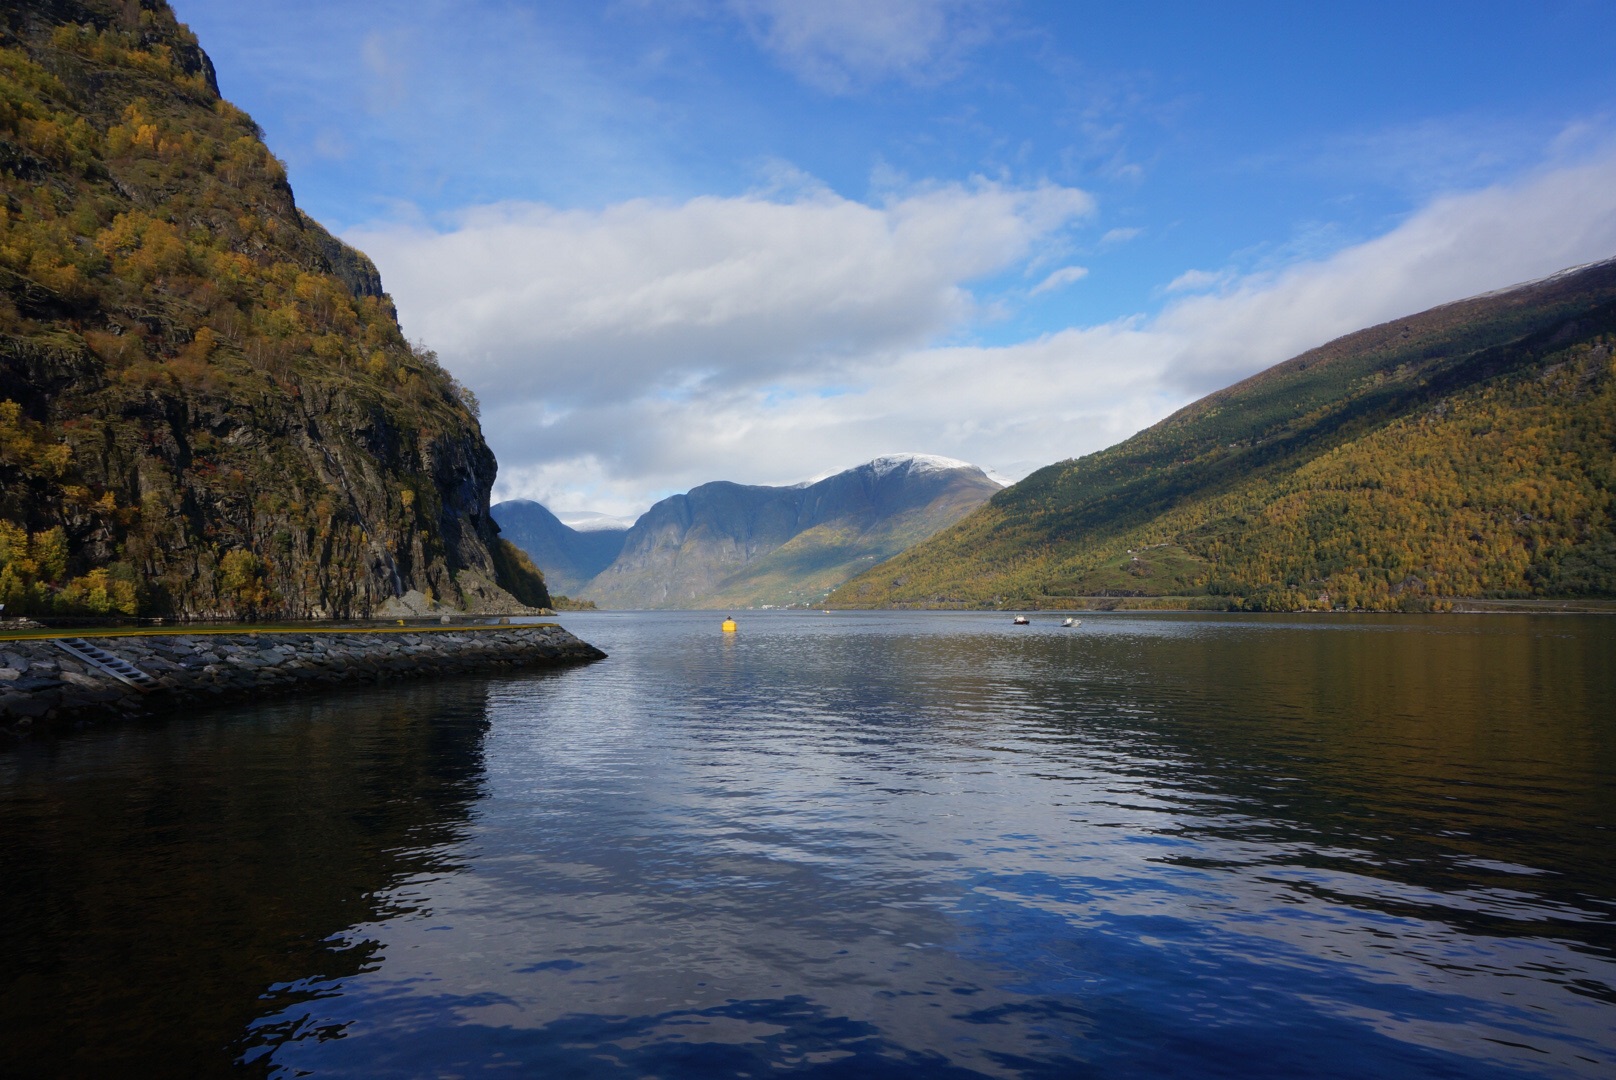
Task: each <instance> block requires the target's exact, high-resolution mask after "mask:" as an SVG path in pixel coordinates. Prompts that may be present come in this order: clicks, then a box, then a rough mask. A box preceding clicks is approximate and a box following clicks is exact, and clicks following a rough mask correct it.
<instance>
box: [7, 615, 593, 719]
mask: <svg viewBox="0 0 1616 1080" xmlns="http://www.w3.org/2000/svg"><path fill="white" fill-rule="evenodd" d="M605 656H606V654H605V653H603V652H601V651H600V650H599V649H597V648H595V647H594V646H593V645H590V644H588V643H587V642H584V641H581V640H579V639H578V638H576V637H574V636H573V635H572V634H570V633H568V632H567V631H566V630H563V629H562V628H561V627H559V626H556V625H555V624H553V623H550V624H543V625H536V626H488V627H443V628H441V629H440V628H437V627H400V628H398V629H393V628H387V629H363V630H352V629H342V630H335V629H333V630H324V629H321V630H315V629H310V630H263V631H256V632H254V631H248V632H217V631H200V632H196V631H179V632H174V631H157V632H145V633H137V634H112V635H106V634H103V635H101V636H97V635H95V634H93V633H89V634H85V635H82V636H80V637H73V636H71V635H69V634H53V635H48V636H43V635H42V636H40V637H26V638H0V732H4V733H8V734H9V735H10V736H12V737H14V738H15V737H22V736H24V735H27V734H29V733H31V732H35V731H38V730H40V729H42V728H51V727H56V726H61V725H64V724H74V723H83V722H95V721H102V720H117V719H130V718H134V717H139V716H144V715H152V714H155V713H160V712H169V711H172V710H173V709H175V708H176V707H179V706H184V705H188V704H204V703H205V704H214V703H221V702H228V701H239V700H244V699H247V698H258V697H261V696H262V695H264V694H266V693H276V692H285V691H288V690H294V689H300V688H313V687H316V686H322V685H342V684H353V683H366V682H371V683H374V682H379V681H382V680H384V679H394V678H420V677H422V676H429V675H451V674H460V673H464V672H473V671H490V670H501V669H515V668H528V667H545V666H560V665H566V664H580V663H588V662H590V661H593V660H601V659H604V658H605ZM3 741H5V740H4V739H3V738H0V743H3Z"/></svg>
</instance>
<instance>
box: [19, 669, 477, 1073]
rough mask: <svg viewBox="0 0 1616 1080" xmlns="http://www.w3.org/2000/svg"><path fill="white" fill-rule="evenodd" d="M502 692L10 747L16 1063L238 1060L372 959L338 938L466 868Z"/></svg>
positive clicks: (404, 694) (81, 1066)
mask: <svg viewBox="0 0 1616 1080" xmlns="http://www.w3.org/2000/svg"><path fill="white" fill-rule="evenodd" d="M485 687H486V682H485V681H484V680H479V679H464V680H448V681H444V682H439V683H435V684H431V685H425V684H415V683H406V684H399V685H397V686H396V687H389V688H387V689H385V690H376V691H364V692H355V693H348V694H342V695H337V696H333V697H327V698H322V699H319V700H316V701H295V702H281V703H276V704H271V705H265V706H262V707H258V708H247V709H242V708H236V709H231V710H228V711H226V710H219V711H217V712H215V713H211V714H206V715H204V716H202V717H200V718H196V719H191V720H184V721H180V720H175V721H170V722H168V723H164V724H161V725H155V726H147V727H141V728H123V729H119V730H108V731H95V732H88V733H84V734H81V735H79V736H76V737H73V738H68V739H65V740H62V741H60V742H56V743H42V744H38V745H32V746H25V747H23V748H22V749H20V750H18V751H16V752H14V753H12V754H9V755H6V756H4V757H0V814H3V820H4V822H5V829H4V833H3V835H0V881H4V882H5V886H4V888H3V889H0V987H3V989H0V1073H5V1074H7V1075H20V1074H23V1073H26V1074H30V1075H32V1074H42V1075H64V1074H73V1075H94V1074H101V1075H118V1074H123V1075H131V1074H133V1073H135V1072H136V1071H139V1072H143V1073H145V1074H147V1075H160V1074H165V1073H166V1074H169V1075H191V1076H195V1075H208V1074H212V1073H222V1072H225V1071H229V1069H230V1063H231V1061H232V1059H233V1058H235V1057H236V1056H237V1055H238V1054H240V1053H242V1052H243V1050H244V1049H246V1048H244V1047H243V1046H241V1045H240V1043H239V1040H240V1039H241V1038H242V1032H243V1031H245V1030H246V1029H247V1026H248V1024H249V1023H250V1022H251V1021H252V1020H253V1019H254V1018H256V1017H258V1016H261V1015H264V1014H265V1013H267V1012H278V1011H282V1010H285V1009H286V1008H287V1007H288V1006H289V1005H291V1004H293V1003H294V1001H295V1000H296V997H297V989H296V986H297V984H298V982H299V981H301V980H305V979H309V978H311V977H328V978H330V977H340V976H342V975H344V974H351V973H353V972H356V971H359V970H361V969H362V968H363V967H364V966H365V965H367V964H368V963H370V962H372V955H371V954H372V952H373V946H371V945H369V944H368V943H365V942H357V943H344V942H343V941H341V940H340V939H338V938H336V937H334V935H339V934H340V933H341V932H342V931H343V930H344V929H346V928H347V927H350V926H352V925H354V924H356V923H360V922H364V921H368V920H372V919H374V918H376V917H377V916H378V915H379V914H381V912H379V911H378V910H377V907H378V899H377V898H378V897H379V896H381V895H383V894H384V893H385V892H386V891H387V890H388V889H389V888H390V887H392V886H393V885H395V884H396V883H397V882H398V881H399V880H401V879H402V878H404V877H406V876H408V875H415V874H423V873H431V872H434V871H438V870H442V869H444V863H445V860H446V858H447V857H446V856H445V854H443V851H444V849H445V848H446V847H447V846H448V845H450V844H452V843H453V842H454V841H455V840H456V839H457V838H458V837H459V836H460V835H461V833H462V831H463V828H464V826H465V823H466V821H467V819H468V815H469V811H470V807H471V805H472V803H473V802H474V801H475V800H476V799H477V798H478V795H479V791H480V788H481V786H482V783H483V775H484V771H483V757H482V754H483V749H482V743H483V736H484V733H485V731H486V728H487V716H486V708H485V698H486V690H485ZM274 1034H275V1033H273V1032H268V1033H260V1037H263V1036H268V1037H271V1038H273V1037H274Z"/></svg>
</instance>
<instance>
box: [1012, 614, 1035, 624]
mask: <svg viewBox="0 0 1616 1080" xmlns="http://www.w3.org/2000/svg"><path fill="white" fill-rule="evenodd" d="M1010 621H1011V622H1013V623H1015V624H1016V625H1017V626H1026V625H1027V624H1028V623H1030V622H1032V620H1031V619H1029V618H1027V616H1025V615H1017V616H1016V617H1015V618H1013V619H1011V620H1010Z"/></svg>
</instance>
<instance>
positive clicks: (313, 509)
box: [0, 0, 542, 615]
mask: <svg viewBox="0 0 1616 1080" xmlns="http://www.w3.org/2000/svg"><path fill="white" fill-rule="evenodd" d="M0 175H3V178H4V199H3V200H0V487H3V493H0V522H3V523H4V528H5V532H4V534H3V535H0V602H4V603H6V604H7V611H8V613H15V612H17V611H19V610H33V611H57V612H81V613H103V614H104V613H110V612H123V613H129V612H133V611H137V610H139V611H154V612H164V611H172V612H179V613H191V614H218V615H230V614H234V615H245V614H264V613H270V612H279V613H283V614H292V615H308V614H337V613H359V612H362V611H365V610H369V609H370V608H371V607H372V606H373V605H374V604H375V603H376V602H378V601H379V600H381V599H384V598H385V597H386V596H388V595H393V594H396V593H397V592H399V591H401V590H402V589H403V588H405V587H414V588H419V589H421V590H422V591H424V592H426V593H427V594H428V595H429V596H430V595H433V594H434V593H436V595H437V596H438V597H439V598H442V599H446V600H449V601H455V600H457V599H459V596H460V593H461V590H462V589H463V588H471V587H474V586H475V587H483V586H485V585H487V584H489V583H492V582H493V580H494V579H495V577H496V576H497V574H498V572H499V569H498V567H497V566H496V565H495V558H494V555H493V554H492V552H491V550H490V549H491V548H492V546H493V543H494V527H493V526H492V524H491V522H485V521H484V520H483V517H482V516H481V515H486V493H487V487H488V484H489V483H491V482H492V478H493V469H494V464H493V459H492V455H490V454H489V453H488V451H487V448H486V446H484V445H483V444H482V440H481V437H480V434H478V430H477V419H476V415H475V411H476V403H475V400H474V399H473V398H472V397H471V396H470V394H469V393H468V392H467V391H465V390H464V388H462V387H460V386H459V385H458V384H457V383H456V382H455V381H454V380H453V379H452V378H451V377H450V376H449V375H448V374H447V373H446V372H444V371H443V369H442V368H441V367H440V366H439V365H438V363H437V361H436V357H435V356H434V355H433V354H432V353H431V352H430V351H429V350H426V349H423V348H419V347H412V346H411V345H410V344H409V343H408V342H407V341H406V340H405V338H404V336H403V334H402V332H401V331H400V328H399V326H398V323H397V320H396V317H395V313H394V311H393V307H392V303H391V301H390V300H389V299H388V298H387V297H386V296H385V294H383V293H382V291H381V286H380V281H379V278H378V276H377V275H376V272H375V269H374V267H373V266H371V265H370V263H369V260H367V259H365V258H364V256H363V255H360V254H359V253H357V252H354V251H352V250H351V249H347V248H345V247H344V246H343V245H341V244H340V243H339V242H338V241H336V240H335V239H333V238H332V237H331V236H330V235H329V234H327V233H326V232H325V231H324V230H323V229H321V227H320V226H319V225H318V224H316V223H315V222H313V221H312V220H310V219H309V218H308V217H306V216H305V215H303V214H302V213H301V212H300V211H299V210H298V209H297V208H296V205H295V203H294V202H293V199H292V193H291V189H290V187H289V186H288V184H287V181H286V174H285V169H284V167H283V166H282V164H281V163H280V162H279V161H278V160H277V159H276V158H275V157H274V156H273V155H272V154H271V153H270V152H269V150H268V149H267V148H266V147H265V145H264V143H263V141H262V139H261V137H260V132H259V130H258V128H257V126H256V125H255V124H254V123H253V122H252V120H251V119H250V118H249V117H248V116H247V115H246V114H244V113H243V112H241V111H240V110H239V109H237V108H235V107H234V106H233V105H231V104H230V103H228V102H227V101H224V100H223V99H222V98H220V97H219V95H218V93H217V90H216V88H215V87H214V85H213V83H212V74H211V67H210V66H209V65H208V63H207V60H206V57H205V56H204V55H203V54H202V52H201V50H200V49H199V48H197V45H196V41H195V39H194V37H192V35H191V34H190V32H189V31H188V30H186V29H185V28H184V27H183V26H181V25H179V24H178V23H176V22H175V21H174V18H173V16H172V13H170V12H169V11H168V10H167V9H166V7H165V6H162V5H157V4H139V5H137V4H124V3H114V2H111V0H106V2H97V0H83V2H80V3H70V2H64V3H58V4H55V5H52V6H51V10H50V14H49V15H48V16H47V15H46V14H44V13H41V12H39V11H35V10H31V9H30V8H29V6H27V5H23V6H21V7H16V6H13V5H7V7H6V10H3V11H0ZM446 490H447V491H449V492H452V493H454V494H453V495H452V497H451V498H450V499H447V500H446V498H445V494H444V493H445V491H446ZM479 504H480V505H479ZM468 572H469V573H470V574H471V575H472V578H464V575H465V574H466V573H468ZM473 578H474V579H475V581H473V580H472V579H473ZM539 591H540V592H542V586H540V587H539Z"/></svg>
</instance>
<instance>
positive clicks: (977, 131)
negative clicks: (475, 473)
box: [175, 0, 1616, 513]
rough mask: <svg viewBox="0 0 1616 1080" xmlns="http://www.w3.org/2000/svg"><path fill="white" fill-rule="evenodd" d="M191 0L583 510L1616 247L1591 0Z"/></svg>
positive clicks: (431, 320) (886, 441)
mask: <svg viewBox="0 0 1616 1080" xmlns="http://www.w3.org/2000/svg"><path fill="white" fill-rule="evenodd" d="M175 6H176V9H177V12H178V14H179V15H180V17H181V18H182V19H183V20H185V21H186V22H188V23H189V24H190V25H191V27H192V28H193V29H194V30H196V31H197V33H198V34H199V36H200V37H201V39H202V43H203V46H204V47H205V48H206V49H207V50H208V51H209V53H210V55H212V56H213V58H214V60H215V62H216V64H217V66H218V68H219V73H220V85H221V88H222V89H223V91H224V93H225V95H226V96H227V97H229V98H230V99H231V100H233V101H235V102H236V103H237V104H239V105H241V106H242V107H244V108H246V109H247V110H248V111H249V112H250V113H252V115H253V116H254V117H255V118H256V119H257V120H258V122H259V123H260V124H261V125H262V126H263V128H264V130H265V133H266V137H267V140H268V142H269V144H270V146H271V148H272V149H273V150H274V151H275V152H276V153H278V154H279V155H280V156H281V157H282V158H284V159H285V160H286V161H287V163H288V166H289V170H290V174H291V179H292V183H293V187H294V189H295V190H296V191H297V194H298V198H299V201H300V203H301V204H302V205H303V206H304V208H305V209H306V210H308V211H309V212H310V213H312V214H313V215H314V216H315V217H317V218H319V219H320V220H322V221H323V222H325V223H326V224H327V225H328V226H330V227H331V228H333V229H334V230H335V231H337V232H339V233H341V234H343V235H344V236H346V237H348V238H349V239H350V240H351V241H353V242H355V243H356V244H358V246H360V247H362V248H364V249H365V250H367V251H368V252H369V253H370V254H371V255H372V256H373V257H374V258H375V259H376V260H377V262H378V264H379V266H380V268H381V270H382V273H383V278H384V280H385V281H386V282H387V284H388V287H389V288H390V289H391V290H392V291H393V293H394V295H395V298H396V299H397V300H398V302H399V307H400V313H401V318H402V319H403V322H404V324H405V330H406V332H407V333H409V334H410V335H411V336H413V337H418V338H421V339H424V340H425V341H427V343H428V344H431V345H433V346H435V347H436V348H437V349H438V350H439V352H440V353H441V354H442V355H443V357H444V359H445V361H446V363H448V365H449V366H450V367H451V368H452V369H453V370H455V371H456V372H457V374H460V375H461V376H462V377H463V378H464V379H466V381H468V382H469V383H470V384H471V385H472V386H473V387H474V388H475V389H476V390H477V391H478V392H479V394H481V395H482V397H483V399H484V403H485V409H484V426H485V430H486V432H487V434H488V437H489V440H490V443H491V444H492V445H493V447H494V450H495V452H496V454H497V455H498V456H499V459H500V462H501V483H500V486H499V488H498V489H497V491H498V494H500V495H506V496H510V495H523V496H527V497H535V498H540V499H543V500H544V501H546V502H548V503H550V504H551V505H552V506H554V507H556V508H558V509H563V510H565V509H598V510H603V511H608V512H614V513H624V512H635V511H638V510H641V509H643V508H644V507H645V506H646V505H648V504H649V502H650V501H652V500H653V499H654V498H657V497H660V496H662V495H665V494H668V493H670V492H672V491H677V490H684V489H685V488H688V487H689V486H692V485H693V484H696V483H700V482H703V481H705V480H711V479H734V480H742V481H748V482H759V483H783V482H793V481H796V480H800V479H803V478H806V477H808V476H813V475H818V474H822V473H825V472H828V471H833V470H835V469H838V468H843V467H847V466H850V465H853V464H856V463H857V462H858V461H860V460H864V459H867V458H869V457H873V456H875V455H877V454H879V453H884V452H891V451H903V450H914V451H923V452H930V453H940V454H946V455H949V456H954V457H961V458H965V459H967V460H972V461H976V462H978V463H981V464H984V465H987V466H990V467H994V468H996V469H998V470H1000V471H1001V472H1003V473H1005V474H1007V475H1010V476H1016V475H1020V474H1022V473H1024V472H1025V471H1027V470H1028V469H1030V468H1032V467H1034V466H1036V465H1040V464H1046V463H1048V462H1050V461H1054V460H1058V459H1060V458H1063V457H1069V456H1073V455H1076V454H1080V453H1086V452H1089V451H1092V450H1095V449H1099V448H1100V447H1102V446H1104V445H1107V444H1109V443H1110V442H1113V441H1115V440H1116V439H1118V438H1122V437H1125V436H1126V435H1128V434H1130V433H1131V432H1132V431H1134V430H1137V429H1138V428H1139V427H1141V426H1143V425H1145V424H1147V423H1149V422H1151V421H1153V420H1155V419H1158V418H1160V417H1161V416H1163V415H1165V414H1166V413H1167V412H1170V411H1171V410H1172V409H1173V408H1176V407H1177V406H1179V405H1181V404H1183V403H1185V402H1186V401H1188V400H1191V399H1193V398H1194V397H1196V396H1199V394H1201V393H1204V392H1206V391H1208V390H1210V389H1214V388H1215V387H1217V386H1220V385H1224V384H1226V383H1227V382H1229V381H1231V380H1233V379H1235V378H1238V377H1241V376H1243V375H1246V374H1250V373H1251V372H1253V371H1256V370H1260V369H1261V368H1262V367H1264V366H1267V365H1268V364H1270V363H1273V362H1276V361H1278V360H1282V359H1284V358H1285V357H1287V356H1289V355H1291V354H1293V353H1294V352H1296V351H1300V350H1301V349H1304V348H1306V347H1309V346H1311V345H1314V344H1319V343H1322V342H1323V341H1326V340H1328V339H1330V338H1332V337H1335V336H1337V335H1339V334H1340V333H1343V332H1346V331H1349V330H1351V329H1354V328H1356V327H1358V326H1360V325H1367V324H1370V323H1373V322H1377V321H1382V320H1384V319H1386V318H1390V317H1395V316H1397V315H1401V314H1406V313H1409V312H1412V311H1416V310H1420V309H1422V308H1424V307H1428V306H1430V305H1432V304H1434V303H1439V302H1442V301H1445V300H1450V299H1456V298H1458V297H1460V296H1464V295H1468V294H1471V293H1474V292H1478V291H1483V290H1485V289H1490V288H1496V287H1500V286H1503V285H1507V284H1510V283H1513V282H1517V281H1521V280H1525V279H1528V278H1531V277H1535V276H1541V275H1542V274H1545V273H1550V272H1552V271H1554V270H1556V269H1559V268H1561V267H1562V266H1565V265H1569V264H1572V263H1577V262H1585V261H1589V260H1592V259H1598V258H1607V257H1611V256H1616V164H1613V163H1616V153H1613V150H1616V139H1613V134H1616V115H1613V114H1616V59H1613V56H1616V50H1613V46H1616V5H1611V4H1608V3H1593V2H1586V0H1548V2H1539V3H1535V4H1527V3H1487V2H1467V3H1423V4H1422V3H1408V2H1405V3H1402V4H1374V3H1358V4H1353V5H1335V6H1332V7H1329V8H1326V7H1325V6H1322V5H1298V4H1295V3H1284V4H1281V3H1253V4H1224V5H1213V4H1204V3H1203V4H1171V3H1166V4H1155V5H1149V6H1142V5H1118V4H1108V5H1102V4H1089V3H1034V2H1030V0H1029V2H1020V3H1018V2H1013V0H1006V2H978V0H797V2H788V0H616V2H609V3H579V2H569V3H559V2H550V0H529V2H514V0H513V2H505V3H489V2H481V0H464V2H455V3H445V2H412V0H401V2H395V3H386V4H383V3H368V2H367V3H329V2H328V3H311V2H303V0H285V2H281V0H261V2H259V3H254V4H250V5H247V4H241V3H239V0H178V2H177V3H176V5H175Z"/></svg>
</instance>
